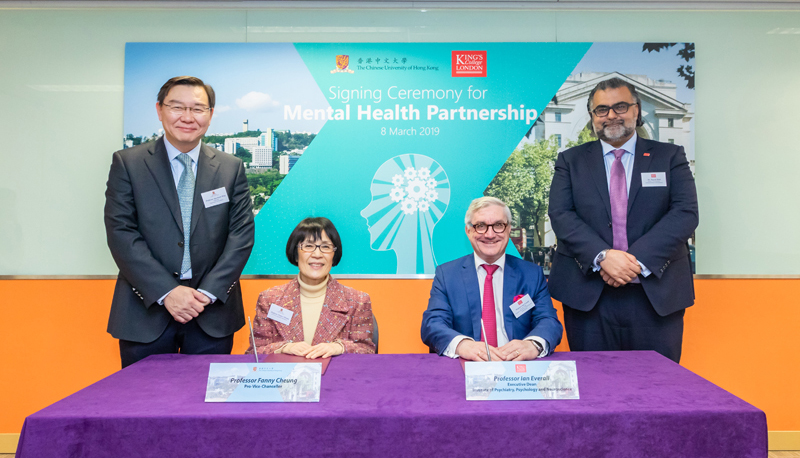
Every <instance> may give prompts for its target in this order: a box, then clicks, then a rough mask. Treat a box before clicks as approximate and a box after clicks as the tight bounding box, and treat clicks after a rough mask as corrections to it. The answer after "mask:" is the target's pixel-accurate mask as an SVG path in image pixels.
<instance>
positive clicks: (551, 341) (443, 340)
mask: <svg viewBox="0 0 800 458" xmlns="http://www.w3.org/2000/svg"><path fill="white" fill-rule="evenodd" d="M525 294H529V295H530V296H531V299H533V303H534V304H535V306H534V307H533V308H532V309H531V310H528V311H527V312H525V313H523V314H522V315H521V316H520V317H519V318H517V317H515V316H514V313H513V312H512V311H511V308H510V305H511V303H512V302H513V300H514V296H517V295H525ZM482 303H483V301H482V298H481V293H480V286H479V284H478V272H477V271H476V269H475V257H474V255H473V254H469V255H468V256H464V257H463V258H458V259H456V260H454V261H450V262H448V263H445V264H442V265H440V266H439V267H437V268H436V275H435V277H434V279H433V286H432V287H431V297H430V299H429V300H428V309H427V310H426V311H425V312H424V313H423V314H422V341H423V342H424V343H425V345H427V346H428V347H430V348H431V349H432V350H433V351H435V352H436V353H438V354H440V355H441V354H442V353H444V351H445V349H447V346H448V345H450V342H451V341H452V340H453V339H454V338H455V337H456V336H459V335H464V336H468V337H472V338H473V339H475V341H476V342H477V341H480V340H481V308H482ZM503 324H504V326H505V329H506V334H507V335H508V339H509V340H514V339H524V338H526V337H529V336H537V337H541V338H542V339H544V340H545V341H547V344H548V348H549V350H550V352H552V351H553V350H554V349H555V348H556V346H557V345H558V343H559V342H561V334H562V330H563V328H562V327H561V323H560V322H559V321H558V316H557V315H556V311H555V309H554V308H553V301H552V300H551V299H550V293H548V291H547V283H546V281H545V278H544V274H543V273H542V268H541V267H539V266H537V265H536V264H533V263H530V262H527V261H523V260H522V259H519V258H517V257H515V256H511V255H508V254H507V255H506V263H505V268H504V269H503Z"/></svg>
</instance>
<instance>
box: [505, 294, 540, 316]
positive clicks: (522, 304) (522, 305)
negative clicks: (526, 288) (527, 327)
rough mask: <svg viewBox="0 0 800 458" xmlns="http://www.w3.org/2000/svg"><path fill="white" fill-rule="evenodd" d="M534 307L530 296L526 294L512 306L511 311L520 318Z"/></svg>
mask: <svg viewBox="0 0 800 458" xmlns="http://www.w3.org/2000/svg"><path fill="white" fill-rule="evenodd" d="M534 305H535V304H534V303H533V299H531V296H530V294H526V295H524V296H522V297H521V298H519V299H517V300H516V301H514V302H513V303H512V304H511V311H512V312H514V316H515V317H517V318H519V317H521V316H522V314H523V313H525V312H527V311H528V310H530V309H532V308H533V307H534Z"/></svg>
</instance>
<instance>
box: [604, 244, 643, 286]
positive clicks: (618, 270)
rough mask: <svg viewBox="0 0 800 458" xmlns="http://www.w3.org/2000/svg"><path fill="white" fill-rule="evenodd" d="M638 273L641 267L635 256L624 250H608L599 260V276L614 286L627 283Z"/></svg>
mask: <svg viewBox="0 0 800 458" xmlns="http://www.w3.org/2000/svg"><path fill="white" fill-rule="evenodd" d="M640 273H642V267H641V266H640V265H639V262H638V261H637V260H636V256H634V255H632V254H630V253H626V252H625V251H620V250H608V251H607V252H606V258H605V259H604V260H603V261H602V262H600V276H601V277H602V278H603V281H604V282H606V284H608V285H609V286H613V287H614V288H619V287H620V286H624V285H627V284H628V283H630V282H631V280H633V279H634V278H636V276H637V275H639V274H640Z"/></svg>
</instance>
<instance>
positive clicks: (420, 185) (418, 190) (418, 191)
mask: <svg viewBox="0 0 800 458" xmlns="http://www.w3.org/2000/svg"><path fill="white" fill-rule="evenodd" d="M426 191H428V185H427V184H425V182H424V181H422V180H410V181H409V182H408V186H406V192H407V193H408V198H409V199H414V200H419V199H423V198H424V197H425V192H426Z"/></svg>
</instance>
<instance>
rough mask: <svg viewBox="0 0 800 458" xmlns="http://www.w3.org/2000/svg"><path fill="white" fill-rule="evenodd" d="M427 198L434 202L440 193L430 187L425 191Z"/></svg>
mask: <svg viewBox="0 0 800 458" xmlns="http://www.w3.org/2000/svg"><path fill="white" fill-rule="evenodd" d="M425 198H426V199H427V200H428V202H433V201H434V200H436V199H438V198H439V193H438V192H436V190H435V189H430V190H428V192H426V193H425Z"/></svg>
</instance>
